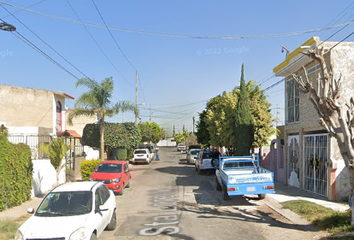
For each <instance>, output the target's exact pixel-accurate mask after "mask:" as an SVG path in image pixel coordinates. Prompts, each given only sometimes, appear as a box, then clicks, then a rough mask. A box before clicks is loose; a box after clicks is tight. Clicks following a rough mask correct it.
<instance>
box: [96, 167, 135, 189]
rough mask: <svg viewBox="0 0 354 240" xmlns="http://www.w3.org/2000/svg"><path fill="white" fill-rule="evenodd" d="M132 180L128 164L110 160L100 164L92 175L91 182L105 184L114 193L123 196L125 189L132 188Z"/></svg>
mask: <svg viewBox="0 0 354 240" xmlns="http://www.w3.org/2000/svg"><path fill="white" fill-rule="evenodd" d="M131 178H132V176H131V173H130V171H129V164H128V162H126V161H117V160H108V161H102V162H100V164H98V166H97V167H96V169H95V170H94V171H93V173H92V174H91V178H90V180H91V181H98V182H103V183H104V184H105V185H106V186H107V187H108V188H109V189H111V190H113V192H114V193H117V194H119V195H123V193H124V188H129V186H130V179H131Z"/></svg>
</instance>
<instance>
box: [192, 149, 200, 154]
mask: <svg viewBox="0 0 354 240" xmlns="http://www.w3.org/2000/svg"><path fill="white" fill-rule="evenodd" d="M199 152H200V150H193V151H191V154H192V155H197V154H198V153H199Z"/></svg>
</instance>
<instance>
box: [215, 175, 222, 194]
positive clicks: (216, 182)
mask: <svg viewBox="0 0 354 240" xmlns="http://www.w3.org/2000/svg"><path fill="white" fill-rule="evenodd" d="M215 184H216V190H218V191H220V190H221V185H220V183H219V181H218V178H217V177H216V178H215Z"/></svg>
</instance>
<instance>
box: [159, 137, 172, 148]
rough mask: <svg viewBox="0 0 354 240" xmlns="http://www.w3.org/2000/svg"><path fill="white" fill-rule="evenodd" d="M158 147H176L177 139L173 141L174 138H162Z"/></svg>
mask: <svg viewBox="0 0 354 240" xmlns="http://www.w3.org/2000/svg"><path fill="white" fill-rule="evenodd" d="M156 145H157V146H158V147H175V146H176V141H173V142H172V139H164V140H160V141H159V142H158V143H157V144H156Z"/></svg>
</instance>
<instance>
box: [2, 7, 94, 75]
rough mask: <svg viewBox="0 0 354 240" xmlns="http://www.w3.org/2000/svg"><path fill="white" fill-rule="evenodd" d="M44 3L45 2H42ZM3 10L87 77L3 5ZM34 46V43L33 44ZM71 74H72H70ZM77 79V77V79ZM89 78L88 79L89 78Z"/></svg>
mask: <svg viewBox="0 0 354 240" xmlns="http://www.w3.org/2000/svg"><path fill="white" fill-rule="evenodd" d="M41 2H43V1H41ZM1 7H2V8H3V9H5V10H6V11H7V12H8V13H9V14H10V15H12V17H13V18H15V19H16V20H17V21H18V22H19V23H21V24H22V25H23V26H24V27H25V28H26V29H27V30H28V31H30V32H31V33H32V34H33V35H35V36H36V37H37V38H38V39H39V40H41V41H42V42H43V43H44V44H45V45H46V46H47V47H49V48H50V49H51V50H52V51H54V52H55V53H56V54H57V55H58V56H60V57H61V58H62V59H63V60H64V61H65V62H67V63H68V64H69V65H70V66H72V67H73V68H75V69H76V70H77V71H78V72H79V73H81V74H82V75H83V76H85V77H87V76H86V74H85V73H83V72H82V71H80V70H79V69H78V68H77V67H76V66H74V65H73V64H72V63H71V62H69V60H67V59H66V58H65V57H64V56H63V55H61V54H60V53H59V52H58V51H56V50H55V49H54V48H53V47H52V46H50V45H49V44H48V43H47V42H46V41H44V40H43V39H42V38H41V37H40V36H38V35H37V34H36V33H35V32H34V31H32V30H31V29H30V28H29V27H28V26H27V25H26V24H24V23H23V22H22V21H21V20H20V19H18V18H17V17H16V16H15V15H14V14H13V13H11V12H10V11H9V10H7V9H6V8H5V7H4V6H3V5H1ZM31 44H32V43H31ZM70 74H71V73H70ZM75 78H76V77H75ZM87 78H88V77H87Z"/></svg>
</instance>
